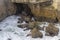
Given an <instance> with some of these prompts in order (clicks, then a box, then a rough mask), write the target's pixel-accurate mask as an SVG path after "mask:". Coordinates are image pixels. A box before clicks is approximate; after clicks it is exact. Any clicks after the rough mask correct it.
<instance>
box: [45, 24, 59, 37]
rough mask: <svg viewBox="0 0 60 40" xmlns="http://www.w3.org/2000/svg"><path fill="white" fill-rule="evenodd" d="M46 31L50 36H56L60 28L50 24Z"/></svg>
mask: <svg viewBox="0 0 60 40" xmlns="http://www.w3.org/2000/svg"><path fill="white" fill-rule="evenodd" d="M45 31H46V34H47V35H49V36H56V35H58V33H59V28H57V27H55V26H54V25H53V24H49V25H48V27H46V30H45Z"/></svg>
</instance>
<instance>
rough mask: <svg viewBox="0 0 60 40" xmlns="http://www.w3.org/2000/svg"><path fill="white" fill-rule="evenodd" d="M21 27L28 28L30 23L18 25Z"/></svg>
mask: <svg viewBox="0 0 60 40" xmlns="http://www.w3.org/2000/svg"><path fill="white" fill-rule="evenodd" d="M17 26H18V27H19V28H26V27H27V26H28V25H27V24H21V25H17Z"/></svg>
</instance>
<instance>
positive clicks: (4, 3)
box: [0, 0, 15, 21]
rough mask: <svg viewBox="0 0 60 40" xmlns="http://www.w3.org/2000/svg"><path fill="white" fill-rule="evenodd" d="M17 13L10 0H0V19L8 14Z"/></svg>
mask: <svg viewBox="0 0 60 40" xmlns="http://www.w3.org/2000/svg"><path fill="white" fill-rule="evenodd" d="M13 14H15V7H14V5H13V4H11V3H10V2H9V1H8V0H0V21H1V20H3V19H4V18H6V17H7V16H8V15H13Z"/></svg>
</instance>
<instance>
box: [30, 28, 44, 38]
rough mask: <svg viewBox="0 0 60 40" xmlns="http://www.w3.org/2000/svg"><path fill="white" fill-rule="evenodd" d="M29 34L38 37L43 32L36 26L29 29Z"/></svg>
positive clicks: (41, 35)
mask: <svg viewBox="0 0 60 40" xmlns="http://www.w3.org/2000/svg"><path fill="white" fill-rule="evenodd" d="M31 36H32V38H39V37H40V38H42V37H43V34H42V32H40V31H39V30H38V29H37V28H33V29H32V30H31Z"/></svg>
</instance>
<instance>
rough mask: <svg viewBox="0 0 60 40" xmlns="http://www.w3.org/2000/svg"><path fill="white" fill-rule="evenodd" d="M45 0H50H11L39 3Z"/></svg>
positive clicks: (14, 0) (13, 0)
mask: <svg viewBox="0 0 60 40" xmlns="http://www.w3.org/2000/svg"><path fill="white" fill-rule="evenodd" d="M45 1H51V0H11V2H16V3H40V2H45Z"/></svg>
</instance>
